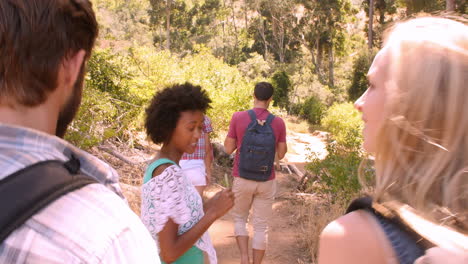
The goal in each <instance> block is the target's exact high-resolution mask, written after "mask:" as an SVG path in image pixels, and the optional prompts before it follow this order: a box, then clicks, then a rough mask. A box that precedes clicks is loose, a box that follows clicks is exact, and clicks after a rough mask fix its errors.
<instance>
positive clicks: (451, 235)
mask: <svg viewBox="0 0 468 264" xmlns="http://www.w3.org/2000/svg"><path fill="white" fill-rule="evenodd" d="M368 79H369V88H368V89H367V91H366V92H365V93H364V94H363V95H362V96H361V98H359V99H358V100H357V101H356V103H355V107H356V108H357V109H358V110H359V111H361V112H362V119H363V121H364V123H365V127H364V130H363V136H364V145H363V146H364V148H365V149H366V151H368V152H370V153H372V154H373V155H374V157H375V168H376V183H375V193H374V196H373V197H372V198H373V201H374V202H377V203H379V204H385V205H388V206H387V208H393V209H394V210H393V211H392V212H393V213H396V215H397V216H398V217H399V218H400V219H403V220H402V221H404V222H405V223H407V224H408V225H407V226H410V227H411V228H410V229H415V230H416V232H417V233H419V234H421V235H422V236H424V237H426V238H427V237H429V238H434V237H435V238H437V239H435V240H438V241H441V244H443V245H444V246H443V249H441V250H442V251H443V252H445V251H447V252H456V253H457V254H455V253H454V254H452V253H447V254H446V256H450V254H452V256H451V257H452V258H448V257H447V258H445V263H467V262H464V261H467V260H468V259H467V258H466V252H467V251H466V250H467V247H468V240H467V236H466V234H467V231H468V225H467V221H468V220H467V214H468V213H467V212H468V193H467V192H468V27H467V26H466V25H464V24H463V23H460V22H456V21H453V20H449V19H443V18H431V17H425V18H416V19H412V20H409V21H406V22H402V23H400V24H397V25H396V26H395V27H394V28H393V29H391V31H390V32H389V34H388V36H387V38H386V40H385V42H384V47H383V48H382V50H381V51H380V52H379V53H378V54H377V56H376V57H375V59H374V61H373V63H372V66H371V67H370V69H369V73H368ZM442 226H444V227H442ZM445 226H450V228H445ZM454 231H457V232H454ZM410 233H411V232H409V231H408V230H407V229H404V228H402V225H398V224H395V222H392V221H390V220H389V219H387V218H386V217H385V216H383V215H382V214H378V213H376V211H375V210H355V211H352V212H350V213H348V214H346V215H344V216H342V217H340V218H339V219H337V220H335V221H333V222H332V223H330V224H329V225H328V226H327V227H326V228H325V229H324V230H323V232H322V235H321V238H320V249H319V263H320V264H334V263H348V264H349V263H351V264H352V263H360V264H362V263H414V262H415V261H416V259H418V258H419V257H421V256H422V255H424V253H425V249H424V246H423V245H422V243H421V240H419V239H414V236H412V234H410ZM453 241H456V242H457V243H452V242H453ZM460 245H461V246H460ZM430 252H432V253H437V252H438V251H437V252H435V251H434V250H433V251H430ZM460 252H462V253H461V255H460V254H458V253H460ZM457 261H458V262H457Z"/></svg>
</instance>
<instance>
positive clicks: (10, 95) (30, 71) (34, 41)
mask: <svg viewBox="0 0 468 264" xmlns="http://www.w3.org/2000/svg"><path fill="white" fill-rule="evenodd" d="M97 34H98V26H97V21H96V17H95V14H94V11H93V9H92V5H91V3H90V2H89V1H88V0H1V1H0V103H5V104H11V103H18V104H21V105H24V106H28V107H32V106H37V105H39V104H41V103H43V102H44V101H45V100H46V99H47V96H48V95H49V94H50V93H51V92H53V91H54V90H55V88H56V87H57V78H58V71H59V69H60V65H61V63H62V62H63V60H64V59H66V58H67V57H70V56H73V55H74V54H76V52H78V51H79V50H81V49H83V50H84V51H85V52H86V58H85V60H86V59H88V58H89V56H90V54H91V50H92V48H93V46H94V42H95V40H96V37H97Z"/></svg>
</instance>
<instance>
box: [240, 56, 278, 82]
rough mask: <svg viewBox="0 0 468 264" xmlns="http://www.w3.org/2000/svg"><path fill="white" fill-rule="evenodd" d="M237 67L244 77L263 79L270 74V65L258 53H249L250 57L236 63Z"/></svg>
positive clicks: (253, 79)
mask: <svg viewBox="0 0 468 264" xmlns="http://www.w3.org/2000/svg"><path fill="white" fill-rule="evenodd" d="M237 68H238V69H239V71H240V72H241V73H242V75H243V76H244V77H247V78H248V79H250V80H252V81H255V80H259V79H265V78H266V77H267V76H269V75H270V71H271V66H270V64H269V63H268V62H267V61H265V60H264V59H263V57H262V56H261V55H260V54H258V53H253V54H251V57H250V58H249V59H247V60H246V61H244V62H241V63H239V64H238V65H237Z"/></svg>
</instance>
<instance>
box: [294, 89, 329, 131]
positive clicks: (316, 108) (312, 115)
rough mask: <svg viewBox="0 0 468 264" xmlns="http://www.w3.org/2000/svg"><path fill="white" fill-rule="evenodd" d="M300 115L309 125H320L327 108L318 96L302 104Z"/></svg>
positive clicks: (311, 97)
mask: <svg viewBox="0 0 468 264" xmlns="http://www.w3.org/2000/svg"><path fill="white" fill-rule="evenodd" d="M301 108H302V110H300V112H299V114H300V116H301V117H303V118H304V119H306V120H307V121H308V122H309V123H311V124H314V125H318V124H320V120H321V119H322V117H323V114H324V112H325V109H326V106H325V105H324V104H323V103H322V102H321V101H320V99H318V98H317V97H316V96H310V97H309V98H307V99H306V100H305V102H304V103H303V104H302V107H301Z"/></svg>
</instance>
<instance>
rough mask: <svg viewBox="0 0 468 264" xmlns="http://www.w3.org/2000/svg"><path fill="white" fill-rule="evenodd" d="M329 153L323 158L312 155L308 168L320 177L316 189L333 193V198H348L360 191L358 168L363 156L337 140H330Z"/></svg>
mask: <svg viewBox="0 0 468 264" xmlns="http://www.w3.org/2000/svg"><path fill="white" fill-rule="evenodd" d="M327 151H328V155H327V157H326V158H325V159H323V160H321V159H319V158H318V157H316V156H312V162H310V163H308V164H307V166H306V169H307V170H309V171H311V172H312V173H313V174H314V175H316V176H317V177H318V178H319V179H320V183H321V185H320V188H318V189H317V190H316V191H319V192H323V193H327V194H331V195H332V198H333V200H348V199H350V198H351V197H353V196H355V194H356V193H357V192H359V191H360V189H361V186H360V184H359V178H358V168H359V164H360V163H361V161H362V159H363V156H362V153H361V152H360V151H358V150H355V149H353V150H350V149H348V148H346V147H343V146H342V145H340V144H338V143H337V142H329V143H328V145H327Z"/></svg>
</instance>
